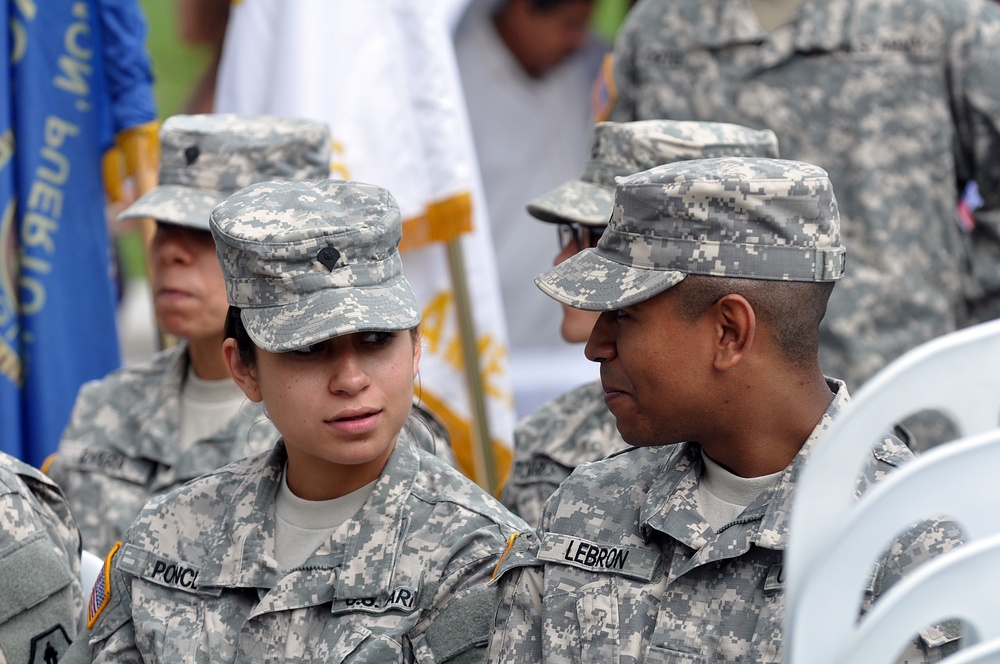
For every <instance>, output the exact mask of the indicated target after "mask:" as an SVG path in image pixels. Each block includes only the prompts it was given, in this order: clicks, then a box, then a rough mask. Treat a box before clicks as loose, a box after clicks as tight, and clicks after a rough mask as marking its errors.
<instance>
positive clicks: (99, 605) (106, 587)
mask: <svg viewBox="0 0 1000 664" xmlns="http://www.w3.org/2000/svg"><path fill="white" fill-rule="evenodd" d="M121 545H122V543H121V542H115V545H114V546H113V547H111V551H109V552H108V557H107V558H105V559H104V566H103V567H101V573H100V574H98V576H97V582H96V583H94V589H93V590H91V591H90V603H89V604H88V605H87V629H91V628H92V627H93V626H94V623H96V622H97V619H98V618H100V617H101V612H102V611H104V607H106V606H107V605H108V601H109V600H110V599H111V559H112V558H114V557H115V554H116V553H118V549H120V548H121Z"/></svg>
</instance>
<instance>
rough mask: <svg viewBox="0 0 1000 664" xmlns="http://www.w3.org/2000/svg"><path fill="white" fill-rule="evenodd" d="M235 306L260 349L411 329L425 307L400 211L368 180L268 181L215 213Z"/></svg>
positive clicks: (234, 197) (228, 201)
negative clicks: (402, 249)
mask: <svg viewBox="0 0 1000 664" xmlns="http://www.w3.org/2000/svg"><path fill="white" fill-rule="evenodd" d="M210 225H211V230H212V235H213V236H214V237H215V247H216V252H217V253H218V256H219V263H220V264H221V265H222V274H223V276H224V277H225V279H226V295H227V297H228V299H229V304H231V305H232V306H235V307H240V308H241V309H242V319H243V324H244V326H246V329H247V332H248V333H249V334H250V338H251V339H253V341H254V343H256V344H257V345H258V346H259V347H260V348H263V349H264V350H268V351H271V352H282V351H287V350H294V349H296V348H303V347H305V346H308V345H310V344H314V343H318V342H320V341H323V340H325V339H329V338H331V337H336V336H340V335H342V334H350V333H352V332H363V331H372V330H406V329H409V328H411V327H413V326H415V325H416V324H417V323H419V322H420V308H419V307H418V306H417V299H416V297H415V296H414V294H413V291H412V290H411V289H410V284H409V282H408V281H407V280H406V277H404V276H403V265H402V261H401V260H400V257H399V251H398V249H397V245H399V240H400V238H401V237H402V223H401V219H400V213H399V206H398V205H397V204H396V199H395V198H393V196H392V194H390V193H389V192H388V191H386V190H385V189H382V188H380V187H376V186H375V185H370V184H363V183H360V182H342V181H339V180H324V181H322V182H319V183H316V184H311V183H307V182H263V183H258V184H254V185H251V186H249V187H247V188H246V189H243V190H241V191H239V192H237V193H236V194H233V195H232V196H230V197H229V198H227V199H226V200H225V201H223V202H222V203H221V204H220V205H219V206H218V207H216V208H215V210H213V211H212V214H211V221H210Z"/></svg>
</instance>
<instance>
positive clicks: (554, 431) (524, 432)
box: [500, 381, 628, 528]
mask: <svg viewBox="0 0 1000 664" xmlns="http://www.w3.org/2000/svg"><path fill="white" fill-rule="evenodd" d="M627 447H628V445H627V444H626V443H625V441H624V440H622V437H621V434H619V433H618V429H617V428H616V427H615V417H614V415H612V414H611V411H609V410H608V407H607V406H606V405H604V390H603V389H602V388H601V382H600V381H594V382H592V383H587V384H585V385H581V386H580V387H578V388H576V389H575V390H572V391H570V392H567V393H566V394H562V395H560V396H558V397H556V398H555V399H552V400H551V401H549V402H548V403H546V404H545V405H543V406H542V407H541V408H539V409H538V410H537V411H535V412H534V413H532V414H531V415H529V416H528V417H526V418H524V419H523V420H521V421H520V422H519V423H518V425H517V427H515V428H514V462H513V464H512V465H511V469H510V475H509V477H508V478H507V482H506V483H505V484H504V487H503V492H502V493H501V496H500V499H501V501H502V502H503V504H504V505H506V506H507V509H509V510H510V511H511V512H513V513H514V514H516V515H518V516H519V517H521V518H522V519H524V520H525V521H527V522H528V525H530V526H531V527H532V528H534V527H536V526H537V525H538V518H539V516H541V514H542V505H544V504H545V501H546V500H548V498H549V496H551V495H552V494H553V493H554V492H555V490H556V488H557V487H558V486H559V484H560V483H561V482H562V481H563V480H565V479H566V478H567V477H569V475H570V473H572V472H573V469H574V468H576V467H577V466H579V465H580V464H583V463H587V462H590V461H598V460H600V459H603V458H605V457H606V456H608V455H609V454H612V453H614V452H619V451H621V450H623V449H625V448H627Z"/></svg>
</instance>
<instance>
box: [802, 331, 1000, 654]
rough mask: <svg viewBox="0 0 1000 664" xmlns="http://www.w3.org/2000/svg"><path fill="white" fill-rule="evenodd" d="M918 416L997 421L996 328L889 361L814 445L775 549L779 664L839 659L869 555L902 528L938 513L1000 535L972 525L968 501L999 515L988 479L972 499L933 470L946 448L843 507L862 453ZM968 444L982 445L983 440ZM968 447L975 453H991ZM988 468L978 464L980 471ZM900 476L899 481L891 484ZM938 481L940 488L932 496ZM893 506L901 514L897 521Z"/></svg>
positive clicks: (968, 425) (963, 422)
mask: <svg viewBox="0 0 1000 664" xmlns="http://www.w3.org/2000/svg"><path fill="white" fill-rule="evenodd" d="M924 409H937V410H940V411H943V412H944V413H945V414H946V415H948V416H950V417H951V418H952V419H953V421H954V422H955V424H956V426H957V427H958V430H959V432H960V435H962V436H965V437H967V436H971V435H974V434H979V433H983V432H987V431H990V430H993V429H996V428H997V427H998V426H1000V321H993V322H990V323H985V324H983V325H978V326H976V327H972V328H968V329H966V330H962V331H960V332H955V333H953V334H950V335H947V336H944V337H941V338H939V339H935V340H933V341H931V342H929V343H927V344H924V345H922V346H920V347H918V348H916V349H914V350H912V351H910V352H909V353H907V354H905V355H903V356H902V357H900V358H899V359H897V360H896V361H894V362H892V363H891V364H890V365H888V366H887V367H886V368H885V369H883V370H882V371H881V372H879V374H877V375H876V376H874V377H873V378H872V379H871V380H870V381H869V382H868V383H866V384H865V385H864V386H863V387H862V388H861V389H860V390H859V391H858V393H857V395H856V396H855V399H854V401H853V403H851V404H850V405H849V406H848V407H847V408H846V409H845V411H844V413H843V414H842V416H841V417H839V418H838V419H837V420H836V421H835V422H834V423H833V424H832V425H831V427H830V429H829V431H828V432H827V434H826V435H825V436H824V437H823V438H822V439H820V440H819V441H817V444H816V449H815V450H814V451H813V454H812V457H811V458H810V460H809V463H807V464H806V465H805V467H804V469H803V471H802V475H801V477H800V479H799V482H798V486H797V488H796V497H795V503H794V506H793V510H792V514H791V520H790V525H789V543H788V547H787V550H786V553H785V579H786V609H785V611H786V618H785V624H786V627H785V648H786V657H787V661H788V662H790V663H791V664H825V663H827V662H829V663H831V664H832V663H834V662H836V663H837V664H844V660H839V659H837V657H838V653H839V651H840V649H841V647H842V646H843V645H844V644H845V643H846V642H848V641H849V640H850V639H851V638H852V637H853V636H854V635H855V632H856V631H857V629H858V622H857V616H858V612H859V609H860V606H861V598H862V591H863V590H862V589H863V585H864V583H865V582H866V581H867V579H868V576H869V575H870V572H871V569H872V565H873V563H874V562H875V561H876V559H877V558H876V556H877V555H878V554H879V553H880V552H881V551H884V550H885V548H886V546H887V545H888V543H889V541H890V540H891V539H892V538H893V537H895V536H896V535H897V534H899V532H900V531H901V530H902V529H903V528H904V527H905V525H906V524H908V523H912V522H913V521H916V520H919V519H921V518H926V517H929V516H932V515H935V514H942V513H947V515H948V516H951V517H955V518H956V520H957V521H959V522H960V523H961V524H962V526H963V527H964V528H966V529H967V530H966V534H967V535H968V536H969V537H970V538H976V537H982V536H984V535H986V534H989V532H988V531H990V529H991V527H992V528H993V529H997V528H1000V525H998V526H990V525H984V521H986V519H985V518H983V516H982V515H981V514H980V513H979V512H976V510H977V509H978V508H979V507H981V505H982V503H981V502H980V501H986V500H991V506H992V510H993V512H992V513H993V515H994V519H993V520H994V521H1000V519H996V518H995V515H996V514H997V513H998V511H997V510H998V508H1000V496H996V495H995V494H996V491H995V489H993V486H994V484H995V481H994V482H991V483H990V484H988V485H983V486H988V487H989V488H990V490H991V491H992V492H993V494H994V495H993V496H991V495H990V494H985V495H984V494H977V493H976V491H975V490H973V489H972V487H971V484H970V482H971V481H972V480H971V479H970V477H968V476H966V477H961V476H955V475H950V474H949V471H946V470H944V468H943V466H942V467H941V468H935V466H936V465H937V464H943V463H945V458H946V457H952V454H948V453H947V452H946V451H947V450H948V449H949V448H952V446H956V448H957V447H958V443H957V442H953V443H948V444H947V445H944V446H942V447H939V448H937V449H935V450H931V451H929V452H927V453H925V454H924V455H922V456H921V457H920V458H918V459H917V460H916V461H915V462H914V463H912V464H908V466H907V467H904V468H902V469H900V470H898V471H896V472H895V473H893V475H891V476H890V478H889V479H888V480H886V482H884V483H881V484H880V485H878V486H875V487H873V488H872V489H871V490H870V491H869V492H868V493H867V494H866V495H865V496H863V497H862V499H861V500H860V501H858V500H855V498H854V495H855V487H856V482H857V478H858V476H859V474H860V473H861V470H862V468H863V467H864V464H865V463H866V461H867V460H868V459H870V455H871V450H872V446H873V445H874V444H875V443H876V442H877V441H878V440H879V439H880V438H881V436H883V435H884V434H885V432H887V431H889V430H890V429H891V427H892V425H893V424H894V423H896V422H898V421H900V420H902V419H904V418H906V417H907V416H909V415H911V414H913V413H915V412H918V411H921V410H924ZM980 445H981V447H982V448H990V447H991V445H990V444H989V443H985V442H980ZM969 446H970V447H973V448H976V449H977V450H978V452H976V453H978V454H981V455H990V454H992V453H993V452H992V451H991V450H989V449H980V448H979V447H977V446H976V445H975V444H971V443H970V444H969ZM962 449H963V451H964V450H965V447H963V448H962ZM969 454H973V452H971V451H970V452H969ZM962 456H963V454H961V453H954V458H953V460H951V461H950V462H948V463H951V464H958V465H962V464H963V463H968V464H969V465H972V462H971V461H970V462H963V461H962V460H961V457H962ZM994 464H995V462H994ZM995 468H997V466H996V465H990V466H985V467H984V466H979V469H980V470H983V469H995ZM904 471H905V474H904ZM950 472H954V471H950ZM901 474H903V475H902V477H903V479H896V478H895V476H896V475H901ZM987 474H988V473H987ZM907 478H909V479H907ZM890 480H892V481H891V482H890ZM956 480H961V481H960V482H959V483H960V485H961V488H960V490H958V491H955V490H954V482H955V481H956ZM910 482H912V484H909V483H910ZM948 483H950V484H948ZM945 484H948V486H949V488H950V489H951V493H948V492H947V491H945V490H944V489H943V488H942V490H941V491H936V490H934V487H935V486H942V487H943V486H944V485H945ZM892 487H901V488H892ZM881 495H884V496H888V498H886V500H887V501H889V502H888V503H887V504H886V505H885V506H878V505H877V504H876V501H878V500H880V498H879V496H881ZM895 496H900V497H899V498H895ZM902 496H906V497H905V498H904V497H902ZM938 499H941V500H942V501H944V500H950V502H939V500H938ZM900 505H902V507H901V508H900V507H899V506H900ZM897 509H901V510H902V511H903V512H905V515H904V514H897V513H896V511H895V510H897ZM865 514H871V515H872V516H868V517H867V518H868V519H871V521H870V522H868V521H866V520H865ZM859 515H861V516H859ZM904 516H905V517H906V519H908V520H905V519H904ZM880 519H882V520H881V521H880ZM850 529H854V531H856V532H853V533H852V537H853V536H854V535H856V536H857V537H858V538H859V539H858V540H854V539H849V538H848V537H847V535H846V533H847V532H848V530H850ZM873 549H874V553H871V551H872V550H873ZM831 552H834V553H831ZM838 556H839V558H838ZM828 575H832V576H828ZM845 575H849V576H845ZM931 622H933V621H931ZM924 624H925V625H926V624H927V623H924ZM920 626H923V625H920ZM918 627H919V626H918ZM915 631H916V628H914V630H913V632H915ZM898 645H899V646H900V647H902V644H898Z"/></svg>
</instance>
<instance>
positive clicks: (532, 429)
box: [514, 381, 614, 456]
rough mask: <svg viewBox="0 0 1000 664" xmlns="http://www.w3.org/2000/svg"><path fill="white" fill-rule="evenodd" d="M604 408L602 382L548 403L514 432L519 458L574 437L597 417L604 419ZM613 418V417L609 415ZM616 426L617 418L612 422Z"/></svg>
mask: <svg viewBox="0 0 1000 664" xmlns="http://www.w3.org/2000/svg"><path fill="white" fill-rule="evenodd" d="M602 411H607V406H605V405H604V390H603V388H602V387H601V383H600V381H594V382H591V383H585V384H583V385H581V386H579V387H577V388H575V389H573V390H570V391H569V392H566V393H565V394H561V395H559V396H557V397H556V398H554V399H552V400H550V401H548V402H546V403H545V404H543V405H542V406H541V408H539V409H538V410H536V411H535V412H534V413H531V414H530V415H528V416H527V417H525V418H524V419H522V420H521V421H520V422H518V424H517V426H516V427H515V428H514V441H515V449H516V450H517V454H518V456H524V455H525V454H527V453H530V452H532V451H535V450H540V449H544V448H546V447H548V446H550V445H552V444H553V443H558V442H560V441H565V440H568V439H571V438H573V437H574V435H575V434H576V432H577V431H578V430H579V429H580V428H581V427H583V426H586V425H587V423H588V422H589V420H592V419H594V417H595V416H596V417H598V418H600V417H601V416H602V414H603V413H602ZM608 415H609V416H610V413H608ZM611 421H612V422H614V418H613V417H612V418H611Z"/></svg>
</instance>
